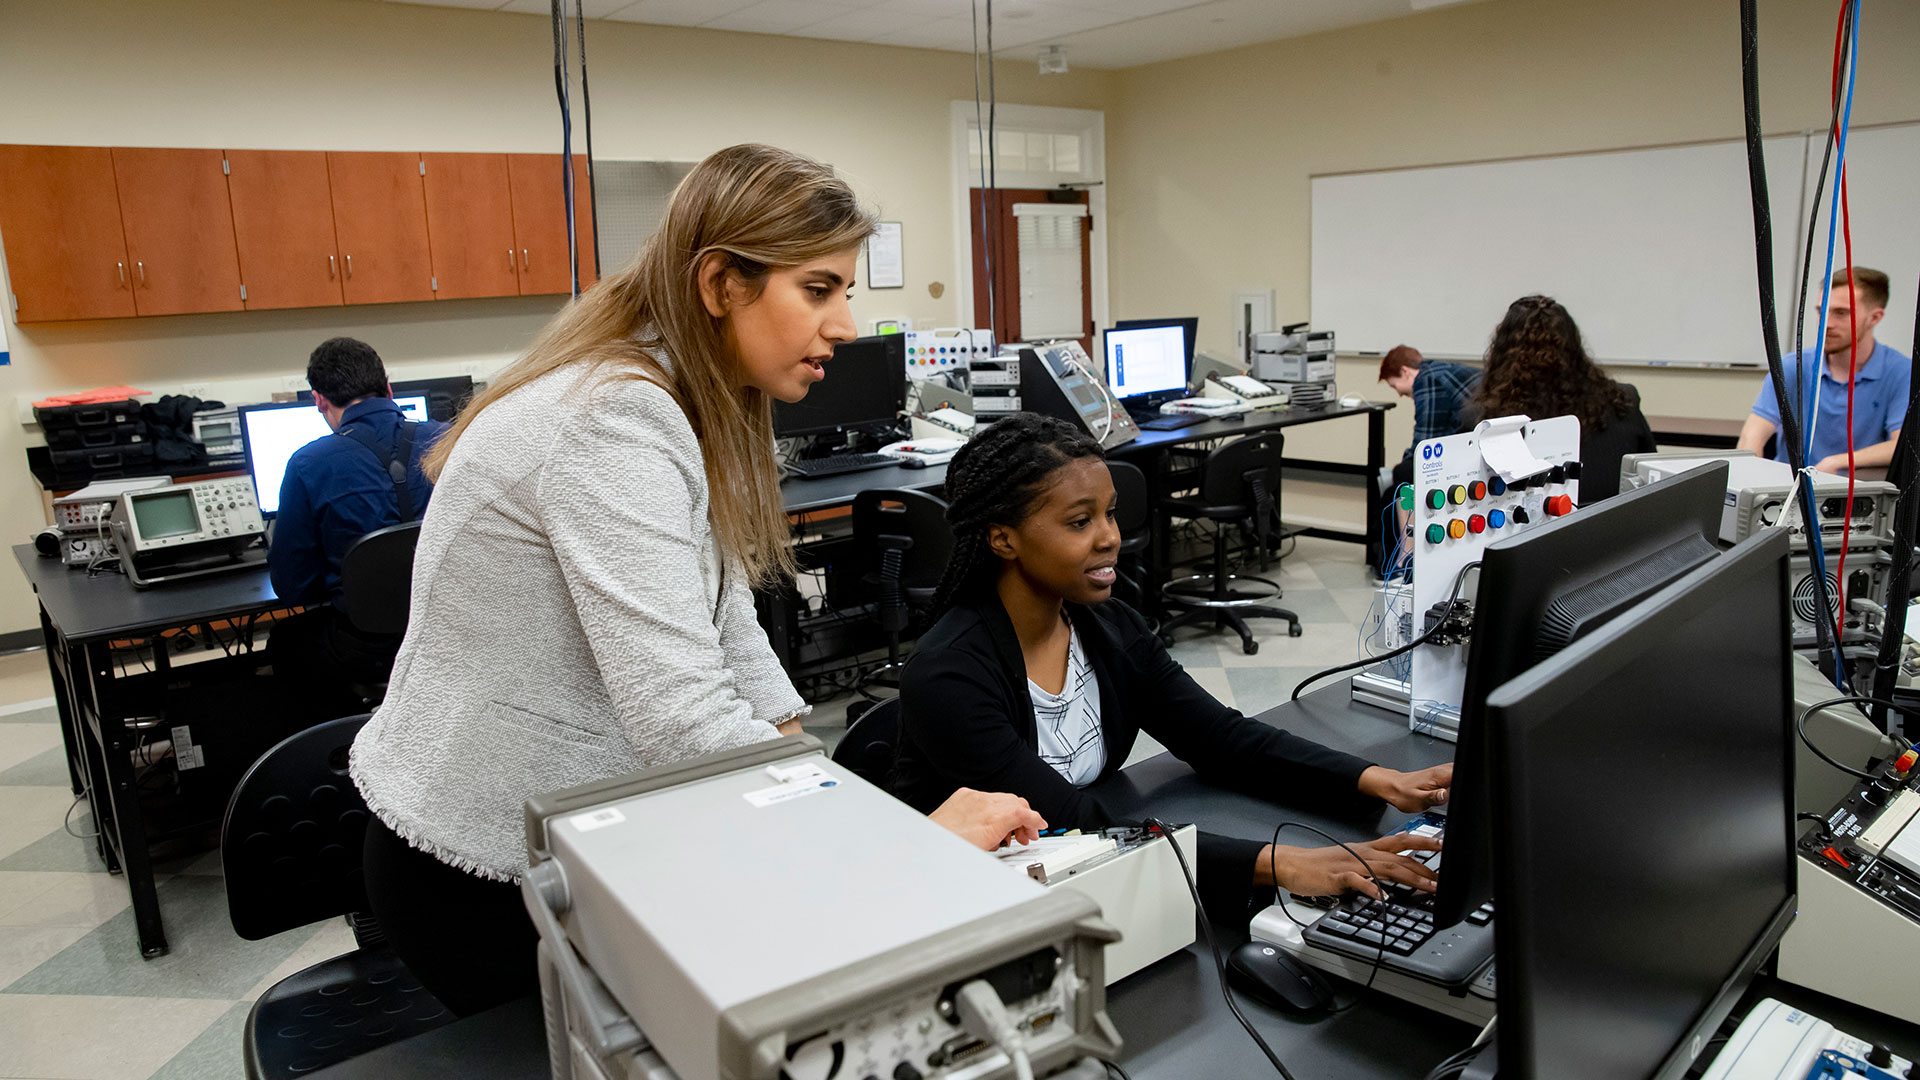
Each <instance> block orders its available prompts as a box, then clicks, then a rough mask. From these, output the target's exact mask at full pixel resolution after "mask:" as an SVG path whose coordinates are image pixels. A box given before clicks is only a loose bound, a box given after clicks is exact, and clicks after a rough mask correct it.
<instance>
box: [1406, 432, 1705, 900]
mask: <svg viewBox="0 0 1920 1080" xmlns="http://www.w3.org/2000/svg"><path fill="white" fill-rule="evenodd" d="M1726 493H1727V470H1726V463H1725V462H1718V463H1714V464H1710V465H1703V466H1701V467H1700V468H1698V469H1694V470H1692V471H1690V472H1687V473H1683V474H1681V475H1679V476H1676V477H1673V478H1671V479H1669V480H1665V481H1662V482H1660V483H1657V484H1650V485H1648V486H1646V487H1643V488H1640V489H1638V490H1635V491H1630V492H1628V493H1626V494H1624V495H1617V496H1615V497H1613V498H1611V499H1608V500H1606V501H1604V502H1602V503H1600V504H1598V505H1596V506H1592V507H1587V508H1585V509H1582V510H1581V511H1579V512H1578V513H1575V514H1572V515H1570V516H1568V517H1563V518H1560V519H1558V520H1556V521H1552V522H1549V523H1547V524H1545V525H1541V526H1539V527H1537V528H1534V529H1530V530H1528V531H1527V532H1524V533H1521V534H1520V535H1518V536H1516V537H1513V538H1512V539H1510V540H1503V541H1501V542H1499V543H1497V544H1493V545H1491V546H1489V547H1488V548H1487V549H1486V551H1485V552H1483V553H1482V555H1481V562H1480V582H1479V587H1478V590H1477V591H1476V592H1475V593H1474V608H1473V635H1472V637H1471V638H1470V639H1469V641H1468V644H1467V673H1466V680H1465V683H1464V685H1463V687H1462V690H1461V695H1460V731H1459V741H1458V744H1457V745H1456V747H1455V749H1454V756H1453V787H1452V788H1450V789H1449V791H1448V800H1447V828H1446V845H1447V850H1446V854H1445V855H1444V856H1443V857H1442V860H1441V870H1440V885H1439V889H1438V891H1437V892H1436V893H1435V894H1434V903H1433V918H1434V924H1435V925H1436V926H1440V927H1447V926H1452V925H1454V924H1455V923H1457V922H1459V921H1460V920H1462V919H1464V918H1466V917H1467V915H1468V913H1470V912H1472V911H1473V910H1474V909H1476V908H1478V907H1479V906H1480V905H1481V904H1484V903H1486V902H1487V901H1488V900H1491V899H1493V858H1492V855H1491V852H1490V850H1489V845H1490V844H1491V838H1492V824H1491V822H1490V821H1489V806H1490V805H1491V803H1490V799H1491V796H1492V793H1491V792H1490V791H1489V789H1488V780H1489V777H1490V775H1491V774H1490V772H1489V770H1488V767H1487V759H1486V753H1487V750H1486V738H1485V734H1484V731H1483V722H1482V721H1483V713H1484V711H1485V708H1486V701H1487V694H1488V693H1489V692H1490V691H1492V690H1493V688H1494V687H1496V686H1499V685H1500V684H1501V683H1504V682H1506V681H1507V680H1509V679H1512V678H1513V677H1514V676H1516V675H1519V674H1520V673H1521V672H1524V671H1526V670H1527V669H1528V668H1530V667H1532V666H1533V665H1534V664H1536V663H1538V662H1540V661H1541V660H1544V659H1546V658H1547V657H1549V656H1552V655H1553V654H1554V653H1556V652H1558V651H1559V650H1560V649H1562V648H1565V647H1566V646H1567V645H1568V644H1570V643H1571V642H1573V641H1575V640H1576V639H1578V638H1580V637H1581V636H1583V635H1584V634H1586V633H1587V632H1589V631H1591V630H1592V629H1594V628H1595V627H1596V626H1599V625H1600V624H1601V623H1603V622H1605V621H1606V620H1608V619H1609V618H1612V617H1614V616H1616V615H1618V614H1619V613H1620V612H1622V611H1624V610H1626V609H1627V608H1628V607H1631V606H1632V605H1633V604H1635V603H1636V602H1638V601H1639V600H1640V599H1642V598H1643V597H1645V596H1647V595H1648V594H1649V593H1651V592H1653V591H1654V590H1656V589H1659V588H1661V587H1662V586H1664V585H1666V584H1667V583H1669V582H1671V581H1673V580H1674V579H1675V578H1677V577H1679V576H1680V575H1681V574H1684V573H1686V572H1687V571H1688V570H1691V569H1693V568H1694V567H1696V566H1699V565H1700V564H1701V563H1703V562H1706V561H1708V560H1710V559H1712V558H1713V557H1714V556H1715V555H1716V554H1718V553H1719V551H1720V546H1719V543H1718V538H1719V535H1720V507H1721V503H1722V502H1723V501H1724V500H1725V498H1726ZM1676 659H1677V660H1679V659H1683V658H1676ZM1494 917H1495V922H1498V921H1499V913H1498V911H1497V910H1496V912H1495V916H1494Z"/></svg>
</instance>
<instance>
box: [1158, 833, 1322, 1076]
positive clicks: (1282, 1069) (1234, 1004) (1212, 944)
mask: <svg viewBox="0 0 1920 1080" xmlns="http://www.w3.org/2000/svg"><path fill="white" fill-rule="evenodd" d="M1146 825H1147V827H1148V828H1153V829H1158V830H1160V835H1162V836H1164V837H1166V838H1167V843H1168V844H1169V845H1171V846H1172V847H1173V855H1174V858H1176V859H1179V860H1180V873H1181V875H1182V876H1184V877H1185V878H1186V879H1187V891H1188V892H1190V893H1192V894H1193V910H1194V911H1195V912H1196V913H1198V914H1199V916H1200V930H1201V932H1202V933H1203V934H1205V935H1206V938H1207V951H1208V952H1210V953H1212V954H1213V969H1214V973H1215V974H1216V975H1218V976H1219V978H1220V996H1222V997H1224V998H1226V999H1227V1009H1228V1011H1230V1012H1232V1013H1233V1018H1234V1019H1235V1020H1238V1021H1240V1026H1241V1027H1242V1028H1245V1029H1246V1032H1247V1035H1248V1037H1249V1038H1251V1039H1253V1043H1254V1045H1255V1046H1258V1047H1259V1048H1260V1052H1261V1053H1263V1054H1265V1055H1266V1056H1267V1061H1268V1062H1269V1063H1271V1064H1272V1065H1273V1070H1274V1071H1275V1072H1277V1073H1279V1074H1280V1075H1281V1077H1282V1078H1283V1080H1294V1078H1293V1074H1292V1073H1290V1072H1288V1071H1287V1067H1286V1066H1285V1065H1283V1064H1281V1062H1280V1056H1279V1055H1278V1054H1275V1053H1274V1052H1273V1047H1271V1046H1268V1045H1267V1040H1266V1039H1264V1038H1261V1036H1260V1032H1259V1031H1257V1030H1255V1029H1254V1026H1253V1024H1252V1023H1251V1022H1250V1021H1248V1020H1247V1017H1246V1014H1245V1013H1243V1012H1241V1011H1240V1003H1239V1002H1238V1001H1235V1000H1234V997H1233V987H1232V986H1230V985H1229V984H1228V983H1227V961H1226V958H1225V957H1223V956H1221V955H1220V943H1219V942H1218V941H1217V940H1215V939H1214V936H1213V920H1212V919H1209V918H1207V909H1206V907H1205V906H1204V905H1202V904H1201V903H1200V887H1199V886H1198V885H1196V884H1194V881H1193V869H1192V868H1191V867H1189V866H1188V865H1187V853H1186V852H1184V851H1182V850H1180V845H1179V843H1178V842H1177V841H1175V840H1174V838H1173V826H1171V825H1169V824H1167V823H1166V822H1164V821H1161V820H1160V819H1159V818H1151V817H1150V818H1148V819H1146Z"/></svg>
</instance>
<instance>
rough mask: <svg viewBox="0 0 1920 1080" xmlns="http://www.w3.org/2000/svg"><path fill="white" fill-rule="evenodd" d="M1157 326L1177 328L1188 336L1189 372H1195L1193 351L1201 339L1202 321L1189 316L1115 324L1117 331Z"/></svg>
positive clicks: (1124, 320)
mask: <svg viewBox="0 0 1920 1080" xmlns="http://www.w3.org/2000/svg"><path fill="white" fill-rule="evenodd" d="M1155 326H1177V327H1179V328H1180V329H1182V330H1184V331H1186V335H1187V370H1189V371H1191V370H1193V349H1194V345H1195V343H1196V342H1197V340H1198V339H1199V337H1200V320H1199V319H1197V318H1194V317H1193V316H1191V315H1189V316H1186V317H1184V318H1173V319H1121V320H1119V321H1118V322H1116V323H1114V324H1113V328H1114V329H1115V330H1144V329H1147V328H1149V327H1155Z"/></svg>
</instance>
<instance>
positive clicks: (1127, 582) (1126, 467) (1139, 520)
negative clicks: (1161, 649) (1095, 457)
mask: <svg viewBox="0 0 1920 1080" xmlns="http://www.w3.org/2000/svg"><path fill="white" fill-rule="evenodd" d="M1107 471H1108V472H1109V473H1111V474H1113V493H1114V495H1116V496H1117V497H1118V498H1117V500H1116V502H1117V504H1118V512H1119V522H1118V524H1119V526H1120V566H1119V575H1120V584H1121V585H1122V586H1123V587H1124V588H1125V592H1126V595H1124V596H1122V597H1121V599H1122V600H1125V601H1126V602H1127V603H1128V604H1129V605H1130V606H1132V607H1133V609H1134V610H1135V611H1139V610H1142V609H1143V608H1145V606H1146V599H1147V592H1146V589H1145V587H1144V586H1143V585H1142V584H1141V583H1142V582H1144V581H1145V580H1146V570H1147V568H1146V563H1145V560H1144V558H1143V557H1142V553H1144V552H1145V551H1146V550H1147V548H1148V547H1149V546H1151V545H1152V543H1153V496H1152V495H1151V494H1150V492H1149V490H1148V487H1147V474H1146V473H1144V472H1142V471H1141V470H1140V466H1138V465H1132V464H1128V463H1127V462H1124V461H1109V462H1107Z"/></svg>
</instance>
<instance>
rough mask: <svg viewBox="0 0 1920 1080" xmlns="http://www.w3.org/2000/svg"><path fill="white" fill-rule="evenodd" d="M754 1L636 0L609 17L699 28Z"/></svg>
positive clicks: (615, 19) (620, 20) (617, 20)
mask: <svg viewBox="0 0 1920 1080" xmlns="http://www.w3.org/2000/svg"><path fill="white" fill-rule="evenodd" d="M757 2H758V0H639V2H638V3H632V4H630V5H629V6H627V7H624V8H621V9H620V10H619V11H617V12H615V13H614V14H613V15H612V16H610V17H611V18H612V19H613V20H614V21H615V22H637V23H657V24H659V25H661V26H699V25H701V24H703V23H707V22H711V21H712V20H713V19H715V18H717V17H719V16H721V15H725V14H728V13H729V12H734V11H738V10H740V9H741V8H744V7H751V6H753V5H754V4H755V3H757Z"/></svg>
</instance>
